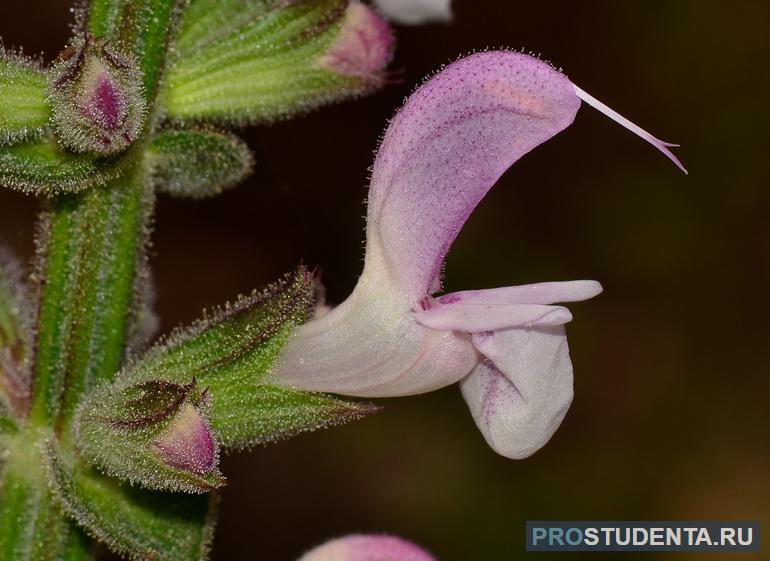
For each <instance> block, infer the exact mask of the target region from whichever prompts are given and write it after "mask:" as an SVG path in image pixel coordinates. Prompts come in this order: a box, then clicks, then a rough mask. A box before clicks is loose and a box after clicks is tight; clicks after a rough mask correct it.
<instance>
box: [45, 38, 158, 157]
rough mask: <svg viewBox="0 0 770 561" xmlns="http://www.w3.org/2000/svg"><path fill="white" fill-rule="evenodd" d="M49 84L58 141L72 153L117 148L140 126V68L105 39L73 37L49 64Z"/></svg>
mask: <svg viewBox="0 0 770 561" xmlns="http://www.w3.org/2000/svg"><path fill="white" fill-rule="evenodd" d="M48 88H49V99H50V101H51V106H52V110H53V114H52V117H53V123H54V126H55V128H56V133H57V135H58V137H59V141H60V142H61V144H62V145H63V146H64V147H66V148H68V149H70V150H72V151H74V152H96V153H99V154H114V153H117V152H120V151H122V150H124V149H126V148H127V147H128V146H129V145H130V144H131V143H132V142H134V140H136V138H137V136H138V135H139V133H140V131H141V129H142V123H143V119H144V114H145V101H144V96H143V92H142V77H141V72H140V70H139V67H138V66H137V63H136V61H135V60H134V59H133V57H130V56H128V55H125V54H123V53H121V52H118V51H117V50H116V49H114V48H113V47H112V46H110V45H109V44H108V43H107V42H106V41H105V40H104V39H94V38H93V36H91V35H90V34H88V33H86V34H85V35H84V36H82V37H79V38H77V39H76V40H75V42H74V43H73V44H72V46H70V47H68V48H67V49H66V50H64V51H63V52H62V53H61V54H60V55H59V58H58V59H57V60H56V62H55V63H54V64H53V67H52V68H51V74H50V76H49V83H48Z"/></svg>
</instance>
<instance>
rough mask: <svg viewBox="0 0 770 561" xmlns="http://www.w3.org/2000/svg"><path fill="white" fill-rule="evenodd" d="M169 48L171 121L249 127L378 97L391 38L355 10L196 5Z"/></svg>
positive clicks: (331, 2)
mask: <svg viewBox="0 0 770 561" xmlns="http://www.w3.org/2000/svg"><path fill="white" fill-rule="evenodd" d="M174 47H175V53H176V58H175V59H174V60H173V61H172V62H171V64H170V66H169V68H168V73H167V76H166V78H165V81H164V89H163V91H162V92H161V94H160V98H159V101H160V105H161V111H163V112H165V114H166V115H167V117H169V118H170V119H171V120H172V121H186V120H196V121H199V120H206V121H213V122H217V123H227V124H232V123H235V124H245V123H252V124H253V123H261V122H266V121H272V120H275V119H279V118H284V117H287V116H290V115H293V114H295V113H297V112H304V111H309V110H311V109H313V108H315V107H318V106H320V105H323V104H327V103H330V102H333V101H337V100H340V99H344V98H348V97H351V96H355V95H360V94H362V93H365V92H367V91H370V90H372V89H374V88H376V87H379V86H380V85H382V83H383V81H384V73H383V68H384V66H385V65H386V64H387V62H388V60H389V58H390V53H391V47H392V37H391V34H390V31H389V29H388V27H387V25H386V24H385V23H384V21H383V20H382V19H381V18H379V16H377V15H375V14H374V12H373V11H371V10H370V9H369V8H368V7H366V6H364V5H363V4H361V3H360V2H358V1H357V0H356V1H353V2H349V1H348V0H313V1H306V2H278V1H260V0H247V1H245V2H243V1H236V0H226V1H224V2H221V1H220V0H193V1H192V2H191V4H190V6H189V7H188V8H187V10H186V11H185V12H184V13H183V15H182V18H181V20H180V31H179V34H178V36H177V38H176V41H175V44H174Z"/></svg>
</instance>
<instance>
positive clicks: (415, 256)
mask: <svg viewBox="0 0 770 561" xmlns="http://www.w3.org/2000/svg"><path fill="white" fill-rule="evenodd" d="M579 106H580V100H579V99H578V97H577V95H576V94H575V89H574V87H573V85H572V83H571V82H570V81H569V80H568V79H567V77H566V76H564V75H563V74H561V73H560V72H558V71H557V70H555V69H554V68H552V67H551V66H550V65H549V64H547V63H545V62H542V61H540V60H538V59H536V58H533V57H531V56H528V55H525V54H521V53H515V52H507V51H490V52H484V53H479V54H475V55H472V56H469V57H466V58H463V59H461V60H458V61H457V62H455V63H453V64H450V65H449V66H447V67H446V68H445V69H444V70H443V71H442V72H440V73H439V74H438V75H436V76H435V77H434V78H432V79H431V80H429V81H427V82H426V83H425V84H423V86H422V87H420V88H419V89H418V90H417V91H416V92H415V93H414V94H412V96H411V97H410V98H409V99H408V100H407V102H406V104H405V105H404V107H403V108H402V109H401V110H400V111H399V112H398V114H397V115H396V116H395V118H394V119H393V121H392V122H391V124H390V127H389V128H388V130H387V132H386V133H385V137H384V139H383V141H382V145H381V146H380V150H379V153H378V155H377V159H376V161H375V163H374V168H373V172H372V180H371V188H370V193H369V211H368V226H367V261H369V260H370V253H372V252H373V251H374V250H375V246H377V251H376V253H378V254H381V255H382V256H383V258H384V260H385V265H386V267H385V268H386V270H387V271H388V273H389V274H390V275H391V276H392V277H393V278H394V280H395V281H396V282H397V284H398V285H399V288H400V290H402V291H403V293H404V295H405V297H406V298H407V299H408V300H409V301H410V303H411V305H412V306H414V305H415V304H416V303H417V302H419V301H420V300H421V299H422V298H423V297H424V296H425V295H427V294H428V293H429V292H430V290H431V287H432V285H433V284H434V281H435V279H436V277H437V276H438V275H439V272H440V270H441V266H442V264H443V262H444V257H445V256H446V254H447V251H448V250H449V247H450V245H451V244H452V242H453V241H454V239H455V237H456V236H457V234H458V233H459V231H460V229H461V228H462V225H463V224H464V223H465V221H466V219H467V218H468V216H469V215H470V213H471V211H472V210H473V209H474V208H475V206H476V205H477V204H478V203H479V201H480V200H481V199H482V198H483V197H484V195H485V194H486V193H487V191H489V189H490V188H491V187H492V186H493V185H494V184H495V182H496V181H497V179H498V178H499V177H500V176H501V175H502V174H503V173H504V172H505V170H507V169H508V168H509V167H510V166H511V165H512V164H513V163H514V162H515V161H516V160H518V159H519V158H520V157H521V156H523V155H524V154H526V153H527V152H529V151H530V150H532V149H533V148H535V147H536V146H538V145H539V144H541V143H543V142H545V141H546V140H548V139H549V138H551V137H552V136H554V135H555V134H557V133H559V132H560V131H562V130H563V129H564V128H566V127H567V126H569V125H570V124H571V123H572V121H573V119H574V117H575V113H576V112H577V110H578V108H579Z"/></svg>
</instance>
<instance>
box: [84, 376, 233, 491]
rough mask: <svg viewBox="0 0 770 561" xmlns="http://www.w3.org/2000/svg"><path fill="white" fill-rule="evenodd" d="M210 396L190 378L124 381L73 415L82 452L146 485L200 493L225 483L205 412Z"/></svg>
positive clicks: (110, 471) (110, 470) (109, 469)
mask: <svg viewBox="0 0 770 561" xmlns="http://www.w3.org/2000/svg"><path fill="white" fill-rule="evenodd" d="M208 402H209V395H208V390H207V389H201V388H200V387H199V386H198V384H197V382H196V381H195V380H193V381H192V382H190V383H187V384H179V383H175V382H170V381H168V380H164V379H162V378H157V379H151V380H145V381H143V382H140V383H136V384H128V385H125V384H124V385H122V386H121V387H118V388H115V391H112V392H106V393H104V394H102V395H100V396H99V399H97V400H96V401H95V402H94V403H92V404H89V405H88V406H86V407H82V406H81V409H80V411H79V412H78V414H77V417H78V418H77V420H76V425H77V429H76V432H77V438H78V445H79V448H80V451H81V452H82V453H83V455H84V456H85V457H87V458H89V460H91V461H92V462H93V463H95V464H96V465H98V466H99V467H100V468H101V469H102V470H104V472H106V473H108V474H109V475H112V476H114V477H119V478H122V479H127V480H129V481H131V482H134V483H140V484H141V485H144V486H145V487H149V488H150V489H163V490H169V491H186V492H189V493H200V492H206V491H210V490H211V489H215V488H217V487H220V486H221V485H222V484H223V483H224V479H223V478H222V474H221V473H220V472H219V470H218V469H217V461H218V444H217V441H216V440H215V439H214V435H213V434H212V431H211V429H210V426H209V423H208V420H207V419H206V418H205V416H204V413H203V411H208V407H209V403H208Z"/></svg>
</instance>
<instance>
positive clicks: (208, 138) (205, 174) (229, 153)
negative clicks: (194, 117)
mask: <svg viewBox="0 0 770 561" xmlns="http://www.w3.org/2000/svg"><path fill="white" fill-rule="evenodd" d="M147 162H148V165H149V167H150V169H151V174H152V181H153V184H154V185H155V187H156V188H157V189H158V190H159V191H162V192H163V193H166V194H168V195H173V196H175V197H190V198H193V199H200V198H204V197H213V196H214V195H218V194H219V193H221V192H222V191H224V190H225V189H228V188H229V187H234V186H235V185H236V184H237V183H238V182H239V181H240V180H242V179H243V178H244V177H245V176H246V175H248V174H249V172H251V168H252V167H253V165H254V160H253V158H252V155H251V152H250V151H249V149H248V147H247V146H246V144H245V143H244V142H243V141H241V140H240V139H239V138H237V137H235V136H232V135H229V134H227V133H221V132H214V131H205V130H200V131H199V130H165V131H161V132H159V133H158V134H156V135H155V136H154V137H153V139H152V142H151V143H150V145H149V146H148V148H147Z"/></svg>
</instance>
